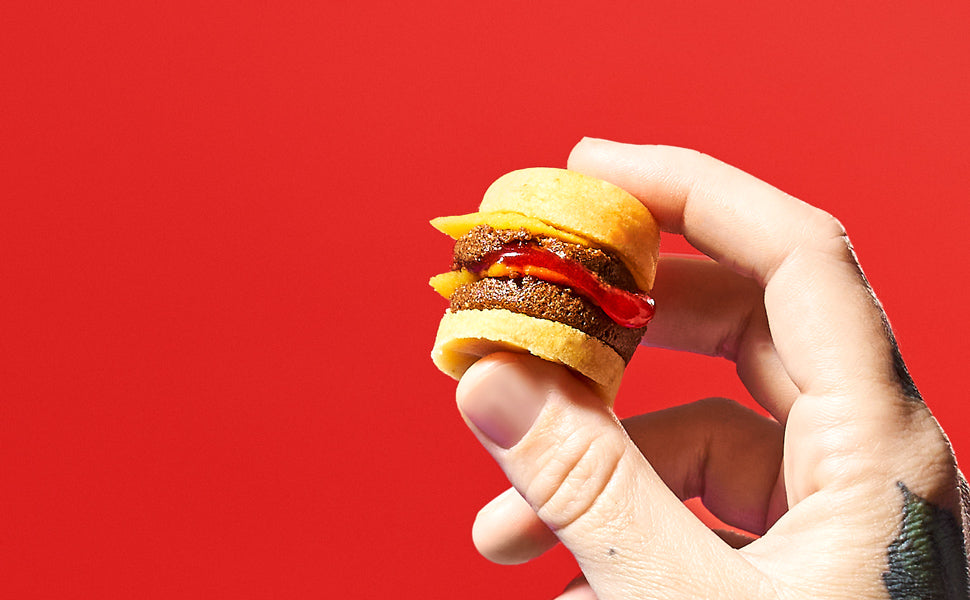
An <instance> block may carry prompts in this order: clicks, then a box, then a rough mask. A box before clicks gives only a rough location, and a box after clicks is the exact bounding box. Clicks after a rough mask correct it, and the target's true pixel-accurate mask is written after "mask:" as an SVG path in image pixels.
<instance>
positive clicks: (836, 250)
mask: <svg viewBox="0 0 970 600" xmlns="http://www.w3.org/2000/svg"><path fill="white" fill-rule="evenodd" d="M807 227H809V228H810V229H811V230H810V232H809V236H810V238H809V239H810V240H811V242H810V244H811V246H812V248H814V249H815V250H818V251H821V252H823V253H825V254H829V255H831V256H833V257H835V258H837V259H840V260H844V261H847V262H853V263H854V262H855V252H854V251H853V249H852V243H851V242H850V241H849V234H848V233H847V232H846V230H845V226H844V225H842V222H841V221H839V220H838V219H836V218H835V217H834V216H832V215H830V214H829V213H827V212H825V211H823V210H819V209H815V214H814V215H813V217H812V218H811V219H809V220H808V222H807Z"/></svg>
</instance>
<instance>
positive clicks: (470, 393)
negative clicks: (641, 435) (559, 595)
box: [457, 354, 763, 600]
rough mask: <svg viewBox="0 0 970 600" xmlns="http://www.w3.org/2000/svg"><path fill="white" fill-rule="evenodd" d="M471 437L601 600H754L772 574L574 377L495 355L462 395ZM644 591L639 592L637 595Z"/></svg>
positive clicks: (473, 373) (461, 388)
mask: <svg viewBox="0 0 970 600" xmlns="http://www.w3.org/2000/svg"><path fill="white" fill-rule="evenodd" d="M457 397H458V406H459V409H460V410H461V412H462V414H463V416H464V417H465V420H466V421H467V422H468V424H469V427H470V428H471V429H472V431H473V432H474V433H475V435H476V436H477V437H478V438H479V440H480V441H481V442H482V444H483V445H484V446H485V448H486V449H487V450H488V451H489V453H491V454H492V456H493V457H494V458H495V460H496V461H497V462H498V464H499V466H500V467H501V468H502V470H503V471H504V472H505V474H506V476H508V478H509V481H511V483H512V485H513V486H515V488H516V489H517V490H518V491H519V493H520V494H521V495H522V497H523V498H525V500H526V501H527V502H528V503H529V504H530V506H531V507H532V509H533V510H535V511H536V514H537V515H538V516H539V518H540V519H542V521H543V522H544V523H545V524H546V525H547V526H549V528H550V529H551V530H552V531H553V532H555V534H556V536H557V537H559V539H560V541H561V542H562V543H563V545H565V546H566V547H567V548H568V549H569V550H570V552H572V554H573V555H574V556H575V557H576V560H577V562H578V564H579V566H580V568H581V569H582V570H583V572H584V573H585V575H586V578H587V580H588V581H589V584H590V586H591V587H592V589H593V590H594V591H595V592H596V595H597V597H598V598H599V599H600V600H610V599H612V598H621V597H624V598H626V597H631V596H633V597H638V596H639V595H643V596H646V597H653V596H654V595H656V594H657V593H658V592H660V591H662V594H661V596H662V597H664V598H680V597H684V598H695V597H706V596H707V594H709V593H712V592H714V591H715V590H716V591H717V594H724V596H725V597H744V593H745V591H750V590H752V589H758V587H759V581H760V582H761V583H763V581H761V580H762V576H761V575H760V574H759V573H758V572H757V571H755V569H754V568H753V567H752V566H751V564H750V563H748V562H747V561H745V560H744V559H743V558H741V556H740V555H738V554H737V553H736V552H735V551H734V550H733V549H732V548H730V547H729V546H727V545H726V544H725V543H724V542H722V541H721V539H720V538H718V537H717V536H716V535H715V534H714V533H712V532H711V531H710V530H709V529H708V528H707V527H705V526H704V525H703V524H702V523H701V522H700V521H699V520H698V519H697V518H696V517H694V516H693V515H692V514H691V513H690V511H689V510H688V509H687V508H686V507H684V505H683V504H682V503H681V502H680V501H679V500H678V499H677V497H676V496H675V495H674V494H673V493H672V492H671V491H670V490H669V489H668V488H667V487H666V486H665V485H664V484H663V482H662V481H661V479H660V477H659V476H658V475H657V474H656V472H655V471H654V470H653V469H652V468H651V467H650V465H649V463H648V462H647V461H646V459H645V458H644V457H643V455H642V454H640V452H639V451H637V449H636V446H635V445H634V444H633V442H632V441H631V440H630V438H629V437H628V436H627V434H626V432H625V431H624V429H623V427H622V426H621V425H620V423H619V421H617V419H616V417H614V416H613V413H612V412H610V410H609V409H607V408H606V407H605V406H604V405H603V402H602V400H600V399H599V398H598V397H597V396H596V395H595V394H594V393H593V392H592V391H591V390H589V389H588V388H587V387H586V386H585V385H584V384H583V383H582V382H581V381H580V380H579V379H578V378H576V377H574V376H573V375H572V374H570V372H569V371H567V370H566V369H564V368H562V367H559V366H557V365H553V364H551V363H548V362H545V361H542V360H539V359H537V358H534V357H530V356H524V355H518V354H493V355H491V356H489V357H486V358H484V359H482V360H480V361H478V362H477V363H476V364H475V365H473V366H472V367H471V368H470V369H469V370H468V371H467V372H466V373H465V375H464V377H463V378H462V380H461V382H460V383H459V385H458V391H457ZM634 592H637V593H634Z"/></svg>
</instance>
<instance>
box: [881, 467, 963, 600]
mask: <svg viewBox="0 0 970 600" xmlns="http://www.w3.org/2000/svg"><path fill="white" fill-rule="evenodd" d="M896 485H897V486H899V489H900V491H902V493H903V523H902V527H901V529H900V532H899V535H898V536H897V537H896V539H895V540H893V542H892V543H891V544H890V545H889V551H888V557H889V570H888V571H886V572H885V573H883V574H882V580H883V582H884V583H885V584H886V589H887V590H888V591H889V597H890V598H891V599H892V600H966V599H968V598H970V591H968V587H967V585H968V583H967V555H966V550H965V547H964V541H963V531H962V529H961V527H960V523H959V521H958V520H957V518H956V517H954V516H953V514H952V513H951V512H949V511H947V510H944V509H942V508H940V507H938V506H935V505H933V504H931V503H929V502H927V501H926V500H925V499H923V498H920V497H919V496H917V495H916V494H914V493H913V492H911V491H909V488H907V487H906V485H905V484H903V483H902V482H898V483H897V484H896Z"/></svg>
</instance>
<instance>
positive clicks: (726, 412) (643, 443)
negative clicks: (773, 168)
mask: <svg viewBox="0 0 970 600" xmlns="http://www.w3.org/2000/svg"><path fill="white" fill-rule="evenodd" d="M569 168H570V169H573V170H576V171H580V172H584V173H587V174H589V175H593V176H597V177H600V178H602V179H606V180H608V181H611V182H613V183H615V184H617V185H619V186H621V187H623V188H625V189H627V190H628V191H630V192H631V193H633V194H634V195H635V196H636V197H638V198H639V199H640V200H641V201H642V202H643V203H644V204H645V205H646V206H647V207H648V208H649V209H650V210H651V212H652V213H653V214H654V215H655V216H656V218H657V220H658V221H659V223H660V225H661V228H662V229H663V230H664V231H668V232H673V233H678V234H682V235H684V236H685V237H686V239H687V240H688V241H689V242H690V243H691V244H692V245H693V246H694V247H696V248H698V249H699V250H700V251H702V252H703V253H704V254H706V255H707V256H709V257H710V258H711V259H713V260H700V259H696V260H694V259H685V258H679V259H669V258H668V259H664V260H663V261H661V264H660V267H659V270H658V275H657V287H656V289H655V290H654V291H653V295H654V297H655V298H656V300H657V307H658V309H657V315H656V317H655V319H654V321H653V322H652V323H651V325H650V326H649V328H648V330H647V335H646V338H645V339H644V344H646V345H649V346H657V347H665V348H674V349H679V350H686V351H691V352H699V353H702V354H707V355H715V356H723V357H725V358H728V359H730V360H732V361H734V362H735V363H736V364H737V371H738V375H739V376H740V378H741V380H742V381H743V382H744V384H745V386H746V387H747V388H748V389H749V390H750V392H751V394H752V396H753V397H754V399H755V400H756V401H757V402H758V403H760V404H761V405H762V406H763V407H764V408H765V409H766V410H767V411H768V412H769V413H770V414H771V415H772V416H773V417H774V420H771V419H767V418H764V417H761V416H759V415H757V414H756V413H754V412H752V411H749V410H748V409H746V408H743V407H741V406H740V405H738V404H735V403H732V402H729V401H726V400H707V401H701V402H698V403H695V404H692V405H687V406H682V407H677V408H673V409H669V410H666V411H661V412H658V413H653V414H648V415H645V416H642V417H639V418H636V419H632V420H630V421H628V422H627V423H625V424H621V423H619V422H618V421H617V420H616V418H615V417H614V415H613V414H612V412H610V411H609V410H608V409H607V408H605V407H604V406H603V405H602V402H601V401H600V400H599V399H597V398H596V397H595V396H594V395H593V394H592V393H591V392H590V391H589V390H588V389H587V388H586V387H585V386H584V385H583V384H582V383H581V382H580V381H579V380H578V379H577V378H575V377H573V376H572V375H571V374H570V373H569V372H567V371H566V370H565V369H563V368H561V367H558V366H556V365H553V364H550V363H546V362H543V361H541V360H538V359H535V358H532V357H528V356H522V355H516V354H496V355H492V356H489V357H486V358H485V359H482V360H480V361H479V362H478V363H476V364H475V365H474V366H473V367H472V368H471V369H470V370H469V371H468V372H467V373H466V374H465V376H464V377H463V379H462V380H461V382H460V383H459V385H458V391H457V397H458V405H459V408H460V410H461V411H462V414H463V416H464V417H465V419H466V421H467V422H468V424H469V427H470V428H471V429H472V431H473V432H474V433H475V434H476V436H477V437H478V438H479V439H480V441H481V442H482V444H483V445H484V446H485V448H486V449H487V450H488V451H489V452H490V453H491V454H492V456H493V457H494V458H495V460H496V461H497V462H498V464H499V465H500V466H501V468H502V469H503V470H504V472H505V473H506V475H507V476H508V478H509V480H510V481H511V483H512V485H513V489H511V490H509V491H507V492H506V493H504V494H502V495H500V496H499V497H498V498H496V499H495V500H493V501H492V502H491V503H490V504H489V505H488V506H486V507H485V508H484V509H482V511H481V512H480V513H479V515H478V518H477V520H476V522H475V527H474V531H473V536H474V539H475V543H476V545H477V546H478V548H479V550H480V552H482V554H484V555H485V556H486V557H488V558H490V559H492V560H494V561H496V562H501V563H511V562H521V561H524V560H528V559H530V558H533V557H535V556H538V555H539V554H541V553H542V552H544V551H545V550H546V549H548V548H549V547H551V546H552V545H554V544H555V543H557V542H560V541H561V542H562V543H563V544H564V545H565V546H566V547H567V548H568V549H569V550H570V551H571V552H572V554H573V555H574V556H575V557H576V560H577V562H578V564H579V567H580V568H581V570H582V573H583V577H581V578H579V579H577V581H576V582H574V583H573V584H571V585H570V586H569V589H568V591H567V592H565V594H564V595H563V596H562V597H563V598H566V597H568V598H574V599H579V598H599V599H600V600H614V599H621V598H623V599H625V598H637V599H640V598H664V599H672V598H730V599H737V598H746V599H747V598H786V599H787V598H813V599H819V598H852V599H859V598H890V599H892V600H901V599H904V598H905V599H909V598H920V599H929V598H933V599H936V598H940V599H947V600H950V599H956V598H967V597H968V592H967V588H968V584H967V556H966V552H965V540H964V529H965V526H966V523H967V521H966V520H965V517H964V516H963V515H964V514H965V513H964V508H965V507H966V499H965V494H964V493H962V491H963V490H964V489H965V488H966V484H965V482H964V480H963V478H962V476H961V475H960V473H959V471H958V469H957V467H956V461H955V459H954V457H953V454H952V451H951V449H950V446H949V443H948V442H947V439H946V437H945V435H944V434H943V432H942V431H941V429H940V427H939V425H938V424H937V422H936V420H935V419H934V418H933V416H932V415H931V414H930V411H929V410H928V409H927V407H926V405H925V404H924V403H923V401H922V399H921V398H920V396H919V394H918V392H917V390H916V388H915V387H914V385H913V383H912V381H911V379H910V377H909V374H908V373H907V371H906V368H905V366H904V365H903V362H902V360H901V358H900V355H899V352H898V350H897V347H896V344H895V340H894V339H893V336H892V332H891V331H890V329H889V326H888V323H887V320H886V318H885V315H884V314H883V312H882V309H881V307H880V305H879V303H878V301H877V300H876V298H875V296H874V295H873V294H872V291H871V290H870V288H869V286H868V284H867V282H866V280H865V277H864V276H863V274H862V271H861V269H860V268H859V266H858V264H857V262H856V259H855V255H854V254H853V251H852V247H851V245H850V244H849V241H848V238H847V237H846V235H845V232H844V230H843V228H842V226H841V225H840V224H839V223H838V221H836V220H835V219H834V218H833V217H831V216H830V215H828V214H826V213H824V212H822V211H820V210H818V209H816V208H813V207H811V206H809V205H807V204H805V203H803V202H800V201H798V200H796V199H794V198H792V197H791V196H788V195H786V194H784V193H783V192H781V191H779V190H777V189H775V188H772V187H771V186H769V185H767V184H765V183H763V182H761V181H759V180H757V179H754V178H753V177H751V176H749V175H747V174H745V173H743V172H741V171H739V170H737V169H734V168H732V167H729V166H727V165H725V164H723V163H720V162H718V161H716V160H714V159H712V158H710V157H708V156H705V155H702V154H699V153H696V152H692V151H688V150H682V149H678V148H667V147H652V146H629V145H624V144H617V143H613V142H607V141H603V140H583V141H582V142H580V143H579V144H578V145H577V146H576V147H575V148H574V149H573V152H572V154H571V156H570V159H569ZM695 496H699V497H700V498H701V500H702V501H703V503H704V505H705V506H706V507H707V508H708V509H709V510H710V511H711V512H712V513H713V514H714V515H716V516H717V517H719V518H720V519H721V520H722V521H724V522H726V523H728V524H729V525H732V526H734V527H737V528H740V529H742V530H745V531H749V532H751V533H752V534H753V537H752V539H745V538H743V537H742V536H736V535H735V536H728V535H725V536H723V537H722V536H719V535H717V534H716V533H714V532H712V531H710V530H709V529H708V528H706V527H705V526H704V525H703V524H702V523H701V522H700V521H699V520H698V519H697V518H696V517H695V516H694V515H693V514H692V513H691V512H690V511H689V510H688V509H687V508H685V507H684V505H683V503H682V501H683V500H684V499H687V498H691V497H695Z"/></svg>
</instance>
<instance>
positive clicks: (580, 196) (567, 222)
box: [479, 167, 660, 292]
mask: <svg viewBox="0 0 970 600" xmlns="http://www.w3.org/2000/svg"><path fill="white" fill-rule="evenodd" d="M479 211H480V212H503V211H505V212H517V213H520V214H524V215H526V216H529V217H534V218H536V219H539V220H540V221H543V222H545V223H547V224H549V225H552V226H554V227H556V228H558V229H562V230H563V231H567V232H569V233H573V234H576V235H578V236H580V237H582V238H585V239H587V240H589V241H590V242H593V243H594V244H595V245H597V246H601V247H603V248H606V249H609V250H612V251H613V252H614V253H616V254H617V256H619V257H620V259H621V260H622V261H623V262H624V264H625V265H626V266H627V268H629V269H630V272H631V273H632V274H633V278H634V280H635V281H636V283H637V287H639V288H640V289H641V290H643V291H645V292H648V291H650V290H651V289H652V288H653V279H654V275H655V274H656V271H657V260H658V254H659V248H660V227H659V226H658V225H657V221H656V220H655V219H654V218H653V215H651V214H650V211H649V210H647V208H646V207H645V206H644V205H643V204H642V203H641V202H640V201H639V200H637V199H636V198H635V197H634V196H633V195H631V194H630V193H629V192H627V191H626V190H624V189H622V188H619V187H617V186H615V185H613V184H612V183H609V182H606V181H602V180H600V179H596V178H595V177H590V176H588V175H583V174H581V173H577V172H575V171H568V170H566V169H555V168H549V167H534V168H531V169H520V170H518V171H512V172H511V173H507V174H505V175H503V176H502V177H499V178H498V179H496V180H495V182H494V183H492V185H491V186H489V188H488V189H487V190H486V191H485V196H484V198H482V203H481V206H480V207H479Z"/></svg>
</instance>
